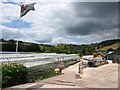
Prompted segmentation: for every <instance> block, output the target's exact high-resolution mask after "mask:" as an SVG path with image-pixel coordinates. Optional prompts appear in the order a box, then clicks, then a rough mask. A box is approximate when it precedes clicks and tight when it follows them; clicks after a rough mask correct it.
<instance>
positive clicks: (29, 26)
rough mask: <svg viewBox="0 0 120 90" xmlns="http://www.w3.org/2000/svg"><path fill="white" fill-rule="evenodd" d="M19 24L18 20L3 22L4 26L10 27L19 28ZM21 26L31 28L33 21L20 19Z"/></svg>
mask: <svg viewBox="0 0 120 90" xmlns="http://www.w3.org/2000/svg"><path fill="white" fill-rule="evenodd" d="M18 24H19V21H18V20H13V21H11V22H5V23H2V25H3V26H5V27H8V28H18ZM20 28H25V29H27V28H31V23H30V22H26V21H20Z"/></svg>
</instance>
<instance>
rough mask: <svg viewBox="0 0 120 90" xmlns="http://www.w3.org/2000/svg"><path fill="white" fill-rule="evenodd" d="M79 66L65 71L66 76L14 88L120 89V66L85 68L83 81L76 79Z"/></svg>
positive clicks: (109, 65)
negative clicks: (119, 69) (119, 80)
mask: <svg viewBox="0 0 120 90" xmlns="http://www.w3.org/2000/svg"><path fill="white" fill-rule="evenodd" d="M77 70H78V64H75V65H72V66H70V67H68V68H66V69H64V70H63V72H64V74H62V75H59V76H55V77H52V78H48V79H45V80H42V81H39V80H38V81H36V82H34V83H27V84H23V85H18V86H13V87H11V89H12V88H29V89H30V88H34V89H38V88H118V64H106V65H103V66H100V67H97V68H90V67H88V68H85V69H84V70H83V74H82V79H76V78H75V77H76V72H77Z"/></svg>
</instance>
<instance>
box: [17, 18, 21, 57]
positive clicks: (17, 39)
mask: <svg viewBox="0 0 120 90" xmlns="http://www.w3.org/2000/svg"><path fill="white" fill-rule="evenodd" d="M19 29H20V18H19V20H18V31H17V43H16V57H17V54H18V40H19Z"/></svg>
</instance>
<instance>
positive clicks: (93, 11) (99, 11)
mask: <svg viewBox="0 0 120 90" xmlns="http://www.w3.org/2000/svg"><path fill="white" fill-rule="evenodd" d="M73 4H74V9H75V10H76V14H77V16H78V17H93V18H95V17H98V18H101V17H103V18H104V17H111V16H113V15H114V14H115V13H117V10H118V9H117V8H118V4H117V2H79V3H73Z"/></svg>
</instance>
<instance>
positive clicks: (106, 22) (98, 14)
mask: <svg viewBox="0 0 120 90" xmlns="http://www.w3.org/2000/svg"><path fill="white" fill-rule="evenodd" d="M73 5H74V9H75V10H76V13H77V16H76V17H75V18H78V19H79V21H80V20H81V19H80V18H82V21H80V22H78V23H75V22H76V21H75V19H74V20H73V22H71V24H70V25H69V26H66V27H65V30H66V33H67V34H69V35H81V36H82V35H83V36H84V35H90V34H97V33H99V32H100V31H105V32H106V31H107V32H108V33H109V31H110V30H111V29H112V30H113V29H116V28H117V25H118V20H117V7H116V5H117V4H116V3H103V2H102V3H98V2H97V3H95V2H89V3H88V2H87V3H85V2H84V3H81V2H80V3H73ZM86 10H88V11H89V13H88V14H85V12H86Z"/></svg>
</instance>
